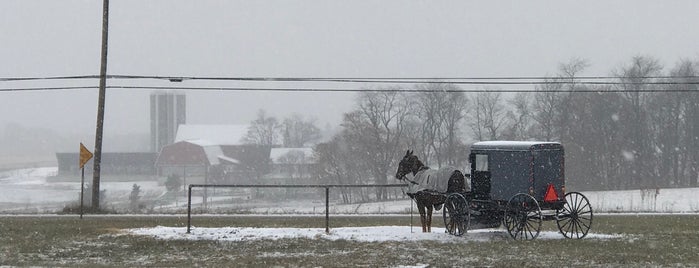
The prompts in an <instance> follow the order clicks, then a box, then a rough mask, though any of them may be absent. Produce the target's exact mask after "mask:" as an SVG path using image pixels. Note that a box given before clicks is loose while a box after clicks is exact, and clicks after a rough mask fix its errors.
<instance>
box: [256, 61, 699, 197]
mask: <svg viewBox="0 0 699 268" xmlns="http://www.w3.org/2000/svg"><path fill="white" fill-rule="evenodd" d="M698 65H699V63H697V62H696V61H691V60H680V61H679V62H677V63H676V64H675V65H674V66H673V67H671V68H669V70H665V69H664V68H663V66H662V65H661V64H660V63H659V61H658V60H657V59H655V58H653V57H649V56H636V57H633V58H631V59H630V60H629V61H628V62H626V63H625V64H623V65H622V66H619V67H618V68H616V69H615V70H613V71H612V72H611V73H612V77H615V79H617V81H616V83H609V84H599V85H595V84H586V83H579V82H578V81H580V80H579V79H578V78H579V77H580V76H581V75H580V74H581V73H582V72H583V71H584V70H585V68H587V67H588V66H589V64H588V62H587V61H585V60H582V59H571V60H570V61H568V62H565V63H561V64H560V65H559V66H558V69H557V70H558V71H557V73H556V74H555V75H553V76H551V77H549V78H547V79H546V80H545V81H544V82H543V83H541V84H538V85H536V87H535V89H534V90H533V91H528V92H518V93H511V94H505V93H502V92H500V91H497V90H492V91H488V90H485V91H484V92H478V93H472V92H465V91H460V90H459V89H460V88H459V86H458V85H455V84H449V83H429V84H418V85H412V86H405V87H404V88H400V87H391V88H378V89H389V90H371V91H366V92H360V93H358V94H357V96H356V100H355V108H354V109H353V110H352V111H350V112H348V113H345V114H344V115H343V120H342V123H341V125H340V129H339V131H338V132H337V133H335V134H334V135H332V136H331V137H329V138H327V139H325V141H323V142H318V141H320V131H319V129H318V128H317V127H314V126H313V125H314V124H313V122H312V121H304V120H302V119H300V118H298V117H296V118H295V119H294V117H292V118H291V119H287V120H285V121H284V123H283V124H280V123H270V122H266V123H265V120H272V121H275V120H274V119H273V118H272V119H270V118H267V117H265V116H264V114H262V116H258V119H256V121H253V124H252V127H251V131H252V132H255V133H258V134H259V135H252V136H256V137H258V138H262V137H264V136H265V135H262V134H264V133H266V131H267V130H265V128H264V126H275V125H276V126H277V129H281V130H282V131H277V133H281V134H282V135H279V134H277V136H278V137H279V136H281V137H282V138H281V141H282V142H281V143H284V144H285V145H308V144H313V148H314V152H315V157H316V160H317V164H316V166H315V168H314V171H313V176H314V178H315V179H316V180H317V181H318V182H319V183H332V184H372V183H375V184H386V183H394V182H397V181H395V180H394V179H393V178H392V174H394V173H395V169H396V165H397V162H398V161H399V160H400V159H399V158H400V157H401V156H402V155H403V153H404V152H405V151H406V150H407V149H410V150H414V151H415V153H416V154H417V155H418V156H420V158H421V159H422V160H423V161H424V162H425V163H427V164H428V165H429V166H431V167H440V166H445V165H452V166H456V167H458V168H460V169H465V170H468V163H467V161H468V160H467V156H468V150H469V145H470V144H471V143H473V142H475V141H482V140H541V141H557V142H561V143H562V144H563V145H564V147H565V150H566V179H567V186H568V189H574V190H613V189H614V190H618V189H651V188H663V187H690V186H691V187H696V186H697V177H699V170H698V169H697V167H698V166H699V91H697V82H698V81H699V80H698V79H697V76H698V75H699V69H698ZM669 77H671V78H672V81H673V82H679V83H657V82H662V80H663V79H669ZM374 89H377V88H374ZM415 89H418V90H415ZM265 118H266V119H265ZM293 122H296V123H297V124H294V123H293ZM299 122H301V123H299ZM309 133H316V134H309ZM249 134H250V133H249ZM249 136H250V135H249ZM268 136H269V135H268ZM268 139H272V138H269V137H268ZM252 141H254V142H272V143H270V144H279V143H280V142H279V141H277V143H273V141H271V140H266V141H262V140H254V139H252V140H251V142H252ZM352 191H354V192H352ZM396 194H397V193H394V192H391V191H389V190H386V189H381V188H379V189H375V190H361V191H360V190H347V192H343V198H344V199H345V201H347V202H353V201H359V200H368V199H377V200H385V199H388V198H390V197H391V196H394V195H396Z"/></svg>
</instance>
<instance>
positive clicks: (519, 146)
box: [471, 141, 563, 151]
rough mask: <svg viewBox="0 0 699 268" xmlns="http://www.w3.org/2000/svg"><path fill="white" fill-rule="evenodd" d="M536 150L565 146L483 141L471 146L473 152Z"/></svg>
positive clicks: (543, 142) (542, 143)
mask: <svg viewBox="0 0 699 268" xmlns="http://www.w3.org/2000/svg"><path fill="white" fill-rule="evenodd" d="M536 149H540V150H541V149H563V146H562V145H561V144H560V143H558V142H548V141H481V142H476V143H474V144H473V145H471V151H474V150H495V151H531V150H536Z"/></svg>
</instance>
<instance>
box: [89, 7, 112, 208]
mask: <svg viewBox="0 0 699 268" xmlns="http://www.w3.org/2000/svg"><path fill="white" fill-rule="evenodd" d="M108 32H109V0H103V2H102V56H101V59H100V88H99V97H98V100H97V131H96V133H95V151H94V154H95V159H94V164H95V165H94V171H93V173H92V208H93V209H94V210H95V211H96V210H99V208H100V165H101V164H102V163H101V162H102V130H103V125H104V95H105V93H106V92H105V91H106V87H107V41H108V40H109V39H108V38H107V36H108Z"/></svg>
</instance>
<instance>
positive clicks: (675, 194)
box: [0, 167, 699, 214]
mask: <svg viewBox="0 0 699 268" xmlns="http://www.w3.org/2000/svg"><path fill="white" fill-rule="evenodd" d="M56 172H57V168H55V167H47V168H30V169H19V170H12V171H5V172H0V213H55V212H58V211H60V210H61V209H63V207H65V206H66V205H69V204H77V203H78V200H79V197H80V195H79V194H80V183H79V182H55V181H51V178H50V177H51V176H53V175H55V174H56ZM133 184H138V185H139V186H140V187H141V195H142V196H143V197H142V199H143V200H148V201H150V202H151V203H152V204H156V205H152V206H151V207H150V209H151V211H152V212H155V213H171V212H173V211H182V210H183V209H184V208H185V206H186V197H185V195H184V193H180V194H177V195H176V196H175V197H173V196H171V195H166V194H165V193H166V189H165V186H164V185H162V184H161V183H158V182H156V181H137V182H102V184H101V189H102V190H106V196H107V203H108V204H110V203H111V204H117V203H122V204H125V203H128V197H129V194H130V193H131V190H132V186H133ZM583 194H584V195H585V196H587V197H588V198H589V199H590V203H591V204H592V206H593V209H594V211H595V213H600V212H611V213H617V212H619V213H628V212H632V213H638V212H658V213H698V212H699V188H683V189H653V190H628V191H596V192H583ZM212 196H213V195H212ZM213 198H216V197H212V199H210V200H213V201H216V200H215V199H213ZM226 198H228V199H226ZM322 199H323V197H322V196H319V197H318V200H316V201H310V202H309V201H303V200H302V201H283V202H257V201H253V202H248V201H243V202H237V201H236V202H230V201H229V202H228V203H236V205H235V206H236V207H235V208H234V209H236V210H239V211H242V212H245V213H258V214H290V213H296V214H322V213H324V212H325V204H324V203H323V200H322ZM221 200H222V201H223V202H224V203H225V202H226V200H232V199H231V197H221ZM193 203H194V207H195V208H197V207H198V206H199V207H200V206H201V203H202V198H201V197H194V198H193ZM219 203H221V202H219ZM221 207H223V206H221ZM410 208H411V202H410V200H408V199H404V200H396V201H388V202H379V203H362V204H332V205H331V207H330V213H333V214H387V213H388V214H390V213H407V212H409V211H410Z"/></svg>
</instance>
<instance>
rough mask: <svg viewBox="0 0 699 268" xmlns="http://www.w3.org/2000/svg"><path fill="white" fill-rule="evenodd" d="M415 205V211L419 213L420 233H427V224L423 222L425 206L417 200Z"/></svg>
mask: <svg viewBox="0 0 699 268" xmlns="http://www.w3.org/2000/svg"><path fill="white" fill-rule="evenodd" d="M418 200H419V201H418ZM415 201H416V203H417V211H418V212H420V224H421V225H422V232H423V233H424V232H427V225H426V224H427V222H426V220H425V204H424V203H423V202H424V201H422V200H421V199H419V198H416V199H415Z"/></svg>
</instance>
